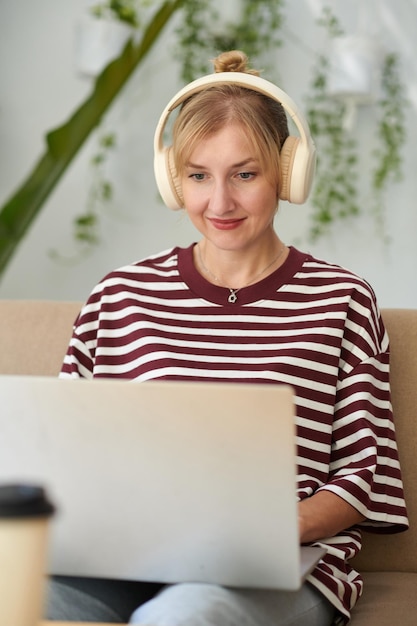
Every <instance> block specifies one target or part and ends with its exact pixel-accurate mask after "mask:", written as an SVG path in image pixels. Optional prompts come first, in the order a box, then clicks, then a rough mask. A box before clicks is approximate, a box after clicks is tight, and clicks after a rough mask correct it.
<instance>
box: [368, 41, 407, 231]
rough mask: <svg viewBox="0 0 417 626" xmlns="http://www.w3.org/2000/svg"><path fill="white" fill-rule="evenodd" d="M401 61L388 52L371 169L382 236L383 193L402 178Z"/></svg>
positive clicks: (402, 90) (403, 138)
mask: <svg viewBox="0 0 417 626" xmlns="http://www.w3.org/2000/svg"><path fill="white" fill-rule="evenodd" d="M399 65H400V62H399V57H398V55H397V54H395V53H392V52H391V53H388V54H386V56H385V58H384V62H383V66H382V73H381V97H380V99H379V100H378V102H377V111H378V112H377V118H378V121H377V129H376V136H377V139H378V141H377V147H376V148H375V150H374V151H373V157H374V160H375V165H374V168H373V170H372V187H373V190H374V215H375V218H376V222H377V225H378V228H379V231H380V233H381V235H383V236H384V237H386V234H385V204H384V192H385V191H386V190H387V189H388V187H389V184H390V183H391V182H399V181H401V180H402V177H403V172H402V165H403V156H402V147H403V145H404V141H405V139H406V129H405V109H406V106H407V99H406V97H405V90H404V85H403V84H402V82H401V80H400V67H399Z"/></svg>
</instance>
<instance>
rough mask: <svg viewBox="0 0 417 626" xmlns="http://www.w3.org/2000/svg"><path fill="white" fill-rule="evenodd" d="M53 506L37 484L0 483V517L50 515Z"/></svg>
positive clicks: (53, 508)
mask: <svg viewBox="0 0 417 626" xmlns="http://www.w3.org/2000/svg"><path fill="white" fill-rule="evenodd" d="M54 511H55V507H54V506H53V504H51V502H50V501H49V500H48V497H47V495H46V493H45V489H44V488H43V487H41V486H39V485H29V484H3V485H1V484H0V518H1V517H38V516H39V517H41V516H49V515H52V514H53V512H54Z"/></svg>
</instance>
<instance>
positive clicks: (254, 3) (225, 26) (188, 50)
mask: <svg viewBox="0 0 417 626" xmlns="http://www.w3.org/2000/svg"><path fill="white" fill-rule="evenodd" d="M240 5H241V9H240V15H236V14H235V15H234V17H233V22H227V21H225V20H224V19H222V17H221V13H220V12H219V11H218V10H217V9H216V8H215V7H214V6H213V2H211V1H210V0H187V2H185V3H184V7H183V10H182V20H181V22H180V25H179V26H178V28H177V29H176V35H177V38H178V45H177V47H176V58H177V59H178V60H179V62H180V65H181V78H182V80H183V81H184V82H186V83H188V82H190V81H192V80H194V79H195V78H196V77H198V76H201V75H204V74H209V73H210V72H211V71H212V68H211V66H210V59H212V58H214V57H216V56H217V55H218V54H220V53H221V52H224V51H226V50H236V49H239V50H244V52H245V53H246V54H247V55H248V57H249V58H250V59H251V60H252V61H253V60H255V59H260V58H263V57H264V56H265V53H266V52H268V51H269V50H271V49H272V48H278V47H280V46H281V45H282V40H281V36H280V31H281V29H282V25H283V22H284V16H283V7H284V5H285V2H284V0H242V1H241V2H240ZM265 69H266V68H265Z"/></svg>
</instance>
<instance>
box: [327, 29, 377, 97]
mask: <svg viewBox="0 0 417 626" xmlns="http://www.w3.org/2000/svg"><path fill="white" fill-rule="evenodd" d="M329 58H330V59H331V67H330V74H329V82H328V88H329V95H331V96H333V97H338V98H344V99H348V100H352V101H354V102H355V104H369V103H371V102H372V101H373V100H375V97H376V95H377V93H378V83H379V77H380V69H381V50H380V47H379V45H378V44H377V42H376V40H375V39H373V38H370V37H366V36H362V35H346V36H342V37H337V38H336V39H334V40H333V41H332V50H331V53H330V55H329Z"/></svg>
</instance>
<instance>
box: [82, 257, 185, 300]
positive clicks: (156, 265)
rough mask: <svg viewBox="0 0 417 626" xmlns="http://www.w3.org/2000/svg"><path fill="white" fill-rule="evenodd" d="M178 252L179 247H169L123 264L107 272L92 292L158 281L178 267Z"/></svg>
mask: <svg viewBox="0 0 417 626" xmlns="http://www.w3.org/2000/svg"><path fill="white" fill-rule="evenodd" d="M178 252H179V248H177V247H175V248H169V249H168V250H164V251H162V252H158V253H156V254H152V255H150V256H147V257H144V258H143V259H140V260H139V261H136V262H134V263H130V264H128V265H122V266H120V267H118V268H116V269H114V270H112V271H111V272H109V273H107V274H106V275H105V276H104V277H103V278H102V280H101V281H100V282H99V283H98V284H97V285H96V286H95V288H94V289H93V291H92V294H94V293H98V292H103V291H106V290H107V289H108V288H112V287H113V288H114V287H117V285H120V286H123V285H124V284H131V283H132V282H152V281H158V278H160V277H163V276H165V275H166V274H167V273H168V272H170V271H172V270H175V269H176V268H177V266H178Z"/></svg>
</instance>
